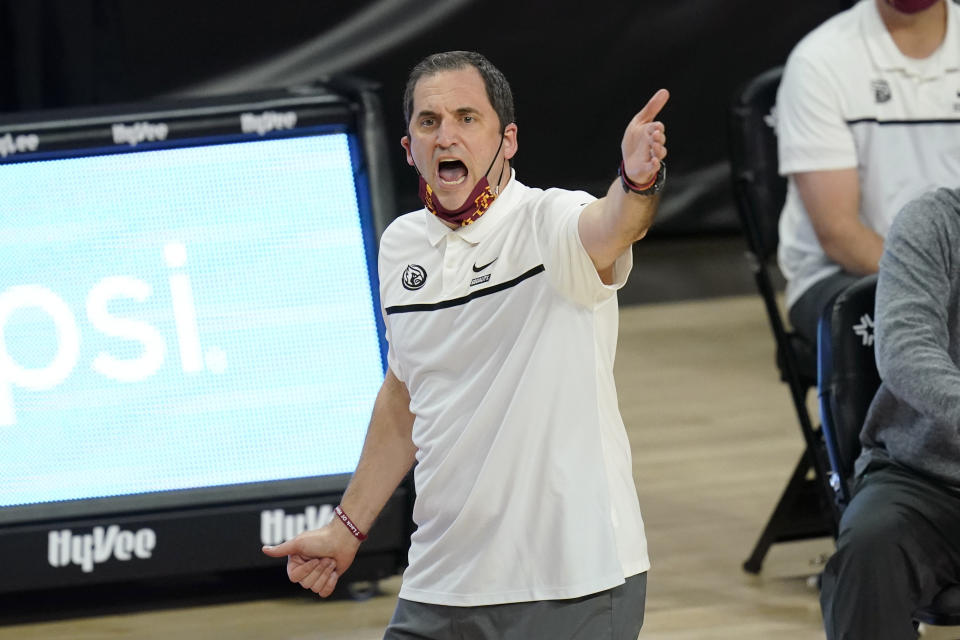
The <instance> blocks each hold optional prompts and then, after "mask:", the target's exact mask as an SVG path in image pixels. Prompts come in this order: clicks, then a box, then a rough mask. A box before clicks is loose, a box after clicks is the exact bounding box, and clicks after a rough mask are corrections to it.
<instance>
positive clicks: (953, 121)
mask: <svg viewBox="0 0 960 640" xmlns="http://www.w3.org/2000/svg"><path fill="white" fill-rule="evenodd" d="M864 122H871V123H873V124H879V125H881V126H886V125H897V124H901V125H915V124H960V118H942V119H939V120H877V119H876V118H857V119H856V120H847V124H848V125H851V124H862V123H864Z"/></svg>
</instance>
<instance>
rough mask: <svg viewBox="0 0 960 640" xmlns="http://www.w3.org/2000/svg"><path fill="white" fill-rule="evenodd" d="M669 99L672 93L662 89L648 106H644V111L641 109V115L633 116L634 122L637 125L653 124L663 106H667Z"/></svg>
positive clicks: (649, 101)
mask: <svg viewBox="0 0 960 640" xmlns="http://www.w3.org/2000/svg"><path fill="white" fill-rule="evenodd" d="M669 99H670V92H669V91H667V90H666V89H660V90H659V91H657V92H656V93H655V94H653V97H652V98H650V100H648V101H647V104H645V105H643V109H640V113H638V114H637V115H635V116H633V122H634V123H636V124H646V123H648V122H653V121H654V119H655V118H656V117H657V114H658V113H660V110H661V109H663V105H665V104H667V100H669Z"/></svg>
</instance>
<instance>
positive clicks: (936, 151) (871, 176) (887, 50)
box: [776, 0, 960, 305]
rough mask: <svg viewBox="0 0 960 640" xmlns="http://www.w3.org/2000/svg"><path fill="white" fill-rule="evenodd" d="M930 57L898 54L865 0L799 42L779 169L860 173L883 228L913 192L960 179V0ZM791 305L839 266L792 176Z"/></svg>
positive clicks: (781, 114) (786, 92) (787, 256)
mask: <svg viewBox="0 0 960 640" xmlns="http://www.w3.org/2000/svg"><path fill="white" fill-rule="evenodd" d="M947 7H948V11H947V14H948V16H947V34H946V38H945V39H944V42H943V43H942V45H941V46H940V48H939V49H938V50H937V51H936V52H935V53H934V54H933V55H932V56H930V57H929V58H926V59H923V60H917V59H913V58H908V57H906V56H904V55H903V54H902V53H900V50H899V49H897V46H896V44H894V42H893V38H892V37H891V36H890V33H889V32H888V31H887V29H886V27H885V26H884V24H883V20H882V19H881V17H880V13H879V11H878V10H877V7H876V4H875V1H874V0H861V2H859V3H858V4H856V5H854V7H852V8H851V9H849V10H847V11H845V12H843V13H840V14H838V15H836V16H834V17H833V18H831V19H830V20H828V21H827V22H825V23H824V24H822V25H821V26H819V27H818V28H817V29H815V30H814V31H813V32H811V33H810V34H808V35H807V36H806V37H805V38H804V39H803V40H801V41H800V43H799V44H798V45H797V46H796V48H795V49H794V50H793V52H792V53H791V54H790V57H789V59H788V60H787V64H786V68H785V70H784V75H783V80H782V82H781V84H780V90H779V93H778V95H777V112H776V115H777V118H776V120H777V133H778V142H779V148H780V173H781V174H782V175H786V176H789V175H790V174H793V173H799V172H806V171H821V170H829V169H848V168H853V167H856V168H857V169H858V171H859V175H860V219H861V220H862V221H863V223H864V224H865V225H866V226H867V227H869V228H870V229H872V230H874V231H876V232H877V233H878V234H880V235H881V236H885V235H886V233H887V229H889V227H890V223H891V222H892V221H893V218H894V216H895V215H896V214H897V212H899V211H900V209H901V208H902V207H903V205H905V204H906V203H907V202H909V201H910V200H912V199H914V198H915V197H917V196H919V195H921V194H923V193H924V192H926V191H929V190H931V189H934V188H936V187H940V186H945V187H956V186H958V185H960V7H958V6H957V5H956V4H955V3H954V2H947ZM778 257H779V262H780V268H781V270H782V271H783V273H784V275H785V276H786V277H787V280H788V282H787V304H788V305H792V304H793V303H794V302H795V301H796V300H797V298H798V297H800V295H801V294H802V293H803V292H804V291H806V290H807V288H809V287H810V286H811V285H812V284H814V283H815V282H817V281H819V280H820V279H822V278H825V277H827V276H828V275H831V274H833V273H836V272H837V271H839V270H840V267H839V265H837V264H836V263H834V262H833V261H831V260H830V259H829V258H828V257H827V256H826V255H825V254H824V252H823V249H822V248H821V247H820V243H819V241H818V240H817V237H816V234H815V233H814V230H813V226H812V224H811V223H810V219H809V217H808V215H807V212H806V209H805V208H804V206H803V202H802V201H801V200H800V195H799V193H798V192H797V188H796V185H795V184H794V181H793V179H792V177H791V178H790V179H789V182H788V186H787V200H786V204H785V206H784V208H783V213H782V215H781V218H780V247H779V256H778Z"/></svg>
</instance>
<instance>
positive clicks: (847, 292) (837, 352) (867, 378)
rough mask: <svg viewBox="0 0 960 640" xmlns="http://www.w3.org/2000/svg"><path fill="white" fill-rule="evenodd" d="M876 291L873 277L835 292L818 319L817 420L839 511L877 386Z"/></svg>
mask: <svg viewBox="0 0 960 640" xmlns="http://www.w3.org/2000/svg"><path fill="white" fill-rule="evenodd" d="M876 292H877V276H876V275H875V274H874V275H870V276H866V277H864V278H862V279H860V280H858V281H857V282H855V283H853V284H852V285H850V286H849V287H847V288H846V289H844V290H843V291H841V292H840V294H839V295H838V296H837V297H836V298H835V299H834V302H833V305H832V306H828V308H827V309H826V310H825V311H824V313H823V317H822V318H821V319H820V327H819V336H818V337H819V341H818V347H817V352H818V353H817V356H818V357H817V360H818V387H819V396H820V419H821V422H822V428H823V436H824V441H825V443H826V446H827V455H828V456H829V458H830V465H831V466H832V467H833V473H834V475H833V476H832V477H831V484H832V485H833V488H834V490H836V491H837V500H838V503H839V504H840V508H841V509H842V508H844V507H845V506H846V505H847V503H848V502H849V501H850V491H849V486H848V482H847V481H848V480H849V478H850V477H851V476H852V475H853V463H854V461H855V460H856V459H857V456H858V455H860V430H861V428H862V427H863V421H864V419H865V418H866V416H867V410H868V409H869V408H870V403H871V401H872V400H873V396H874V395H875V394H876V392H877V388H878V387H879V386H880V374H879V373H878V372H877V363H876V359H875V357H874V351H873V315H874V298H875V297H876Z"/></svg>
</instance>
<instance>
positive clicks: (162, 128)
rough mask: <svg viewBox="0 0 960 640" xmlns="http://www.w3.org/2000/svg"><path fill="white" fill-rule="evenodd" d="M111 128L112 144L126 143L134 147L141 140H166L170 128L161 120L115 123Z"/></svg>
mask: <svg viewBox="0 0 960 640" xmlns="http://www.w3.org/2000/svg"><path fill="white" fill-rule="evenodd" d="M112 130H113V143H114V144H128V145H130V146H131V147H135V146H137V145H138V144H140V143H141V142H145V141H149V142H156V141H157V140H166V139H167V134H168V133H169V132H170V128H169V127H168V126H167V125H165V124H164V123H162V122H158V123H157V124H153V123H152V122H135V123H133V124H130V125H126V124H115V125H113V127H112Z"/></svg>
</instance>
